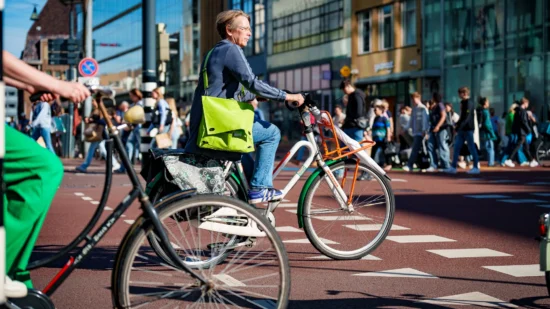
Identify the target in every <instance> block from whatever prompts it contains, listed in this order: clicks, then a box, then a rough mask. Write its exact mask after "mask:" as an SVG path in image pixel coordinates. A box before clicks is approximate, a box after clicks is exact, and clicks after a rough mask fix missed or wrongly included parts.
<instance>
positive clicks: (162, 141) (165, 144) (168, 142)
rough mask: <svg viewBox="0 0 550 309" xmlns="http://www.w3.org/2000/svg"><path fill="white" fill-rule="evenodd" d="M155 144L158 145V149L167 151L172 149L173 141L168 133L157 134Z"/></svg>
mask: <svg viewBox="0 0 550 309" xmlns="http://www.w3.org/2000/svg"><path fill="white" fill-rule="evenodd" d="M155 142H156V143H157V148H163V149H167V148H170V147H172V139H171V138H170V135H169V134H168V133H161V134H157V135H156V136H155Z"/></svg>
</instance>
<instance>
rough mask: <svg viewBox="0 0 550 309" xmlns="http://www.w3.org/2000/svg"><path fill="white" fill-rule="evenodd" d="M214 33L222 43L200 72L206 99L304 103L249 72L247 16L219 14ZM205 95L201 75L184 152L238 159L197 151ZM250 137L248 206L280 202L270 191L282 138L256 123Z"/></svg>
mask: <svg viewBox="0 0 550 309" xmlns="http://www.w3.org/2000/svg"><path fill="white" fill-rule="evenodd" d="M216 29H217V31H218V34H219V35H220V37H221V38H222V40H221V41H220V42H218V43H217V44H216V46H214V48H213V50H212V52H211V55H210V58H209V60H208V63H206V65H205V64H204V60H203V68H204V67H206V73H207V75H208V94H209V96H213V97H219V98H226V99H230V98H234V99H235V100H237V101H240V102H249V101H252V100H254V99H255V98H256V97H255V95H258V96H261V97H265V98H268V99H272V100H278V101H283V100H285V101H291V102H298V104H299V105H301V104H303V103H304V98H303V96H302V95H301V94H290V93H288V94H287V93H285V92H284V91H282V90H279V89H277V88H274V87H271V86H269V85H268V84H266V83H264V82H263V81H261V80H258V79H257V77H256V75H254V73H253V72H252V70H251V69H250V65H249V64H248V61H247V60H246V57H245V56H244V53H243V50H242V47H245V46H246V44H247V43H248V40H249V39H250V37H251V35H252V32H251V29H250V16H248V15H247V14H246V13H244V12H243V11H240V10H230V11H224V12H221V13H220V14H218V16H217V18H216ZM242 87H244V88H245V89H246V90H244V89H243V88H242ZM243 90H244V91H243ZM204 94H205V89H204V84H203V76H202V74H201V76H200V78H199V83H198V86H197V88H196V89H195V96H194V99H193V106H192V109H191V122H190V136H189V142H188V143H187V146H186V148H185V150H186V151H187V152H189V153H198V154H203V155H206V156H209V157H213V158H217V159H225V160H227V159H238V158H239V156H240V154H238V156H237V157H235V155H236V154H235V153H231V152H223V151H213V150H209V149H204V148H200V147H199V146H198V145H197V136H198V132H199V125H200V122H201V118H202V116H203V115H202V113H203V108H202V99H201V98H202V96H203V95H204ZM252 136H253V138H254V143H255V144H256V146H257V153H256V162H254V163H253V160H252V158H251V157H250V156H249V155H245V156H244V158H243V164H244V167H245V170H246V172H247V174H252V177H251V181H250V186H251V190H250V192H249V196H248V200H249V202H250V203H261V202H267V201H272V200H277V199H280V197H281V195H282V193H281V191H279V190H276V189H274V188H273V179H272V173H273V163H274V161H275V152H276V151H277V145H278V144H279V140H280V138H281V134H280V131H279V128H277V127H276V126H275V125H273V124H271V123H269V122H267V121H262V120H259V119H255V120H254V125H253V127H252Z"/></svg>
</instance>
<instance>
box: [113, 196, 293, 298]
mask: <svg viewBox="0 0 550 309" xmlns="http://www.w3.org/2000/svg"><path fill="white" fill-rule="evenodd" d="M204 205H212V206H216V207H229V208H232V209H234V210H236V211H238V212H239V213H241V214H244V215H246V217H247V218H249V219H250V220H252V221H253V222H255V223H257V224H258V228H259V229H261V230H263V231H264V232H265V235H266V237H264V238H262V240H261V243H260V242H259V243H258V244H256V246H258V248H257V250H258V251H260V250H262V249H263V247H264V246H265V245H271V246H272V249H271V250H267V249H266V250H264V251H262V252H261V253H260V254H258V255H254V254H255V253H250V255H254V258H253V259H256V260H260V261H262V262H261V263H259V264H258V266H256V267H255V268H254V267H252V266H251V265H250V261H248V262H244V261H243V265H245V266H242V267H240V265H236V268H233V270H234V272H231V269H229V270H227V272H225V270H226V269H227V268H228V267H229V266H230V265H231V263H232V262H235V263H237V262H241V261H242V260H243V257H245V256H248V252H249V251H250V250H251V248H248V249H246V250H247V251H246V252H244V253H239V254H241V255H240V256H239V257H238V259H237V260H235V256H233V258H232V259H231V260H230V261H229V262H228V263H227V265H214V267H213V268H211V269H209V270H207V271H202V270H196V271H197V272H200V273H201V274H202V275H203V276H205V278H206V279H207V280H209V281H210V283H211V284H213V285H212V286H211V287H210V289H209V290H208V291H207V294H208V297H209V299H210V300H211V301H212V299H214V301H215V297H219V299H220V300H222V302H223V299H226V300H227V299H228V298H226V297H224V296H223V295H222V294H221V293H223V294H225V296H227V297H239V298H238V299H241V301H242V299H243V298H244V296H246V295H247V294H246V293H247V291H246V290H244V289H245V288H246V287H248V285H246V284H245V286H244V287H243V286H242V285H240V286H238V287H234V288H232V289H233V290H235V291H237V292H238V293H239V295H238V296H235V295H237V294H230V291H228V290H229V287H228V286H223V285H220V284H219V283H218V281H219V280H218V279H217V278H218V277H217V276H220V275H224V274H229V273H231V275H232V276H234V277H237V276H239V275H240V276H242V275H243V274H245V273H246V272H252V273H254V271H269V270H271V268H273V265H270V264H269V263H267V262H270V261H267V262H266V261H265V260H264V258H266V257H267V258H273V260H271V261H272V262H273V263H275V264H276V265H275V266H276V267H277V269H276V271H275V272H272V273H271V274H270V275H267V276H266V275H264V276H259V277H256V278H253V279H248V280H242V279H241V281H240V282H242V283H244V282H246V283H247V284H248V283H249V282H250V281H252V280H256V281H254V282H256V283H258V281H257V280H262V281H261V282H264V281H265V280H268V279H270V278H271V279H273V277H274V276H277V277H276V278H275V279H274V282H276V283H277V286H274V285H267V286H266V288H269V289H276V291H275V292H274V293H273V295H275V297H276V299H273V298H272V299H270V300H265V299H257V298H258V297H260V296H265V295H264V294H261V293H260V292H248V293H250V295H252V296H254V295H255V298H253V299H252V300H249V301H248V302H247V305H248V306H250V305H256V307H258V308H265V307H264V306H262V305H261V304H265V302H268V301H271V303H270V304H269V305H270V306H268V307H271V306H272V307H273V308H286V306H287V304H288V298H289V294H290V266H289V262H288V256H287V253H286V251H285V248H284V245H283V243H282V241H281V238H280V237H279V235H278V233H277V232H276V231H275V228H274V227H273V226H271V224H270V223H269V222H268V221H267V219H266V218H264V217H263V216H261V215H260V214H259V213H258V212H257V211H256V210H255V209H254V208H253V207H251V206H249V205H247V204H245V203H243V202H241V201H238V200H236V199H233V198H229V197H225V196H219V195H200V196H193V197H190V198H186V199H183V200H177V201H174V202H171V203H167V204H163V205H160V206H159V207H158V208H157V212H158V217H159V219H160V220H163V219H166V218H167V217H170V216H172V215H173V214H176V213H181V212H183V211H187V210H189V209H191V208H193V207H198V208H200V207H204ZM199 219H200V218H199ZM152 229H153V226H152V223H151V222H150V220H147V219H146V218H145V217H143V216H142V217H139V218H138V219H137V220H136V221H135V222H134V224H133V225H132V226H131V227H130V229H129V230H128V232H127V233H126V235H125V236H124V239H123V241H122V243H121V246H120V248H119V250H118V252H117V256H116V259H115V264H114V268H113V272H112V277H111V284H112V299H113V306H114V307H116V308H134V305H132V303H131V301H130V300H131V299H132V300H135V301H136V302H138V299H137V298H136V297H131V295H130V294H131V293H132V292H134V293H135V292H138V291H144V292H145V291H149V290H150V289H153V290H154V291H156V292H154V293H145V294H144V295H145V297H153V298H156V299H155V301H159V302H163V301H173V300H174V299H173V298H174V297H176V295H175V294H174V293H177V292H179V293H182V294H183V293H184V292H187V290H186V289H195V290H197V291H199V293H202V291H201V290H200V289H201V288H205V287H204V286H200V287H195V286H194V285H193V284H191V285H186V286H185V287H184V288H183V289H181V288H180V285H183V284H180V283H177V284H176V283H172V285H169V283H160V282H157V281H155V279H156V278H154V279H150V278H147V279H145V278H141V277H139V276H141V275H143V276H153V275H155V274H156V275H158V276H159V277H161V278H169V279H163V280H170V279H171V278H172V276H170V274H168V273H167V271H170V270H171V271H175V272H176V275H178V274H181V273H182V272H183V271H182V270H181V269H175V268H174V267H172V266H168V265H162V264H161V263H162V260H159V259H158V258H155V255H148V256H147V257H145V259H144V257H143V256H142V255H140V253H141V254H145V253H144V252H147V248H144V250H143V251H140V252H138V250H140V248H141V245H142V244H146V243H147V241H146V239H145V238H146V236H147V234H149V233H151V232H152ZM264 240H265V241H264ZM254 248H256V247H254ZM268 249H269V248H268ZM239 254H237V256H238V255H239ZM137 257H139V259H140V261H136V259H137ZM134 262H136V264H134ZM154 262H159V265H160V266H164V267H165V269H166V270H167V271H164V272H160V271H157V270H156V268H154V266H152V265H153V263H154ZM160 266H159V267H160ZM137 267H144V268H148V270H144V271H142V272H139V271H138V268H137ZM251 267H252V269H251ZM221 268H224V269H223V271H222V272H221V273H216V272H217V271H218V270H219V269H221ZM134 270H135V272H134V273H133V274H136V273H137V274H138V275H136V276H133V277H132V278H131V277H130V276H131V274H132V271H134ZM237 270H238V272H236V271H237ZM245 270H246V271H245ZM182 275H183V276H180V278H173V280H176V281H175V282H180V280H185V278H187V279H189V280H191V282H195V284H196V280H194V279H192V278H191V276H189V275H188V274H187V273H183V274H182ZM254 275H255V273H254ZM134 278H137V280H138V281H135V280H132V279H134ZM233 279H235V280H239V278H238V277H237V278H233ZM237 282H239V281H237ZM254 282H253V284H254ZM156 283H159V285H160V287H159V286H156ZM138 284H143V285H145V286H146V287H145V288H139V287H135V285H138ZM170 287H174V288H175V290H173V289H172V290H169V291H170V292H167V293H166V294H163V296H162V297H161V296H160V294H159V293H160V292H158V290H162V289H165V290H168V289H169V288H170ZM148 288H149V289H148ZM250 288H258V286H255V285H252V286H250ZM195 290H192V291H190V292H189V293H186V294H185V295H178V296H177V297H176V300H177V301H185V300H186V298H191V296H190V294H191V292H196V291H195ZM211 291H212V293H217V294H212V295H214V296H212V297H211V294H210V292H211ZM224 291H227V293H225V292H224ZM255 291H258V290H257V289H256V290H255ZM260 291H262V292H263V290H260ZM228 293H229V294H228ZM152 294H154V295H152ZM202 295H204V294H202ZM215 295H218V296H215ZM232 295H233V296H232ZM157 296H158V297H157ZM268 298H269V296H268ZM201 299H203V296H201V298H200V299H199V301H200V300H201ZM151 302H153V300H152V301H150V302H146V303H144V302H141V303H139V304H136V305H139V308H158V306H159V304H153V305H152V306H151V307H147V306H146V305H147V304H148V303H151ZM227 304H230V303H229V302H228V303H227ZM233 304H234V303H233ZM160 305H162V304H160ZM206 305H207V307H208V305H211V306H212V307H214V305H215V307H216V308H219V307H218V304H214V305H212V304H208V303H207V304H206ZM142 306H143V307H142ZM224 307H225V308H228V306H227V305H225V306H224ZM252 307H254V306H252Z"/></svg>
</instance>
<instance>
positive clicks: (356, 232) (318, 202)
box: [302, 160, 395, 260]
mask: <svg viewBox="0 0 550 309" xmlns="http://www.w3.org/2000/svg"><path fill="white" fill-rule="evenodd" d="M356 167H357V168H358V173H357V175H358V178H359V179H358V180H356V181H354V179H353V177H354V174H355V170H356ZM330 169H331V171H332V173H333V174H335V176H336V177H337V179H338V180H339V183H340V185H341V186H342V188H343V190H344V192H345V193H346V195H347V196H348V197H349V196H350V195H352V197H353V198H352V205H353V208H354V211H353V212H351V213H350V212H349V211H348V210H345V209H342V208H341V207H340V205H339V203H338V202H337V199H336V196H335V195H334V193H333V191H332V190H331V189H330V187H329V184H328V182H329V181H330V180H329V177H328V175H326V174H325V173H324V172H321V173H320V174H319V175H318V176H317V178H315V179H314V181H313V182H312V184H311V186H310V187H309V188H308V191H307V193H306V197H305V201H304V209H303V213H302V215H303V216H304V218H303V219H304V227H305V232H306V235H307V237H308V238H309V240H310V241H311V244H312V245H313V246H314V247H315V248H316V249H317V250H319V251H320V252H321V253H323V254H325V255H326V256H328V257H331V258H333V259H338V260H352V259H360V258H362V257H364V256H366V255H368V254H369V253H371V252H372V251H373V250H374V249H376V247H378V246H379V245H380V244H381V243H382V242H383V241H384V239H385V238H386V236H387V235H388V233H389V231H390V229H391V226H392V223H393V216H394V213H395V199H394V195H393V191H392V188H391V186H390V183H389V181H388V180H387V179H386V178H385V177H384V176H382V175H380V174H379V173H378V172H377V171H376V170H374V169H372V168H371V167H369V166H367V165H365V164H362V163H360V164H359V166H357V165H356V161H353V160H349V161H346V162H340V163H336V164H335V165H332V166H331V167H330ZM354 183H355V188H353V194H352V186H353V184H354Z"/></svg>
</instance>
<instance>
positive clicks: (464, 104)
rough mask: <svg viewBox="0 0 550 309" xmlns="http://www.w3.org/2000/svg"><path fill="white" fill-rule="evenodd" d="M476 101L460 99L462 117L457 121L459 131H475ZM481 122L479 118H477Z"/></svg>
mask: <svg viewBox="0 0 550 309" xmlns="http://www.w3.org/2000/svg"><path fill="white" fill-rule="evenodd" d="M474 113H475V106H474V102H472V101H471V100H470V99H466V100H462V101H460V118H459V119H458V122H457V123H456V130H457V131H473V130H474V129H475V125H474ZM477 121H478V122H479V119H478V120H477Z"/></svg>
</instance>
